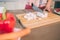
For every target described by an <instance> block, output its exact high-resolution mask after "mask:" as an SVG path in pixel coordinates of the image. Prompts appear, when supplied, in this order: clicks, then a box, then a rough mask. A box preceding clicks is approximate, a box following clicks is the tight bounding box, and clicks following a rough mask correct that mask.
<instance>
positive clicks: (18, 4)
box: [0, 0, 27, 10]
mask: <svg viewBox="0 0 60 40" xmlns="http://www.w3.org/2000/svg"><path fill="white" fill-rule="evenodd" d="M26 3H27V0H17V1H16V0H15V1H11V2H9V1H7V2H6V1H5V2H0V6H4V7H6V8H7V9H8V10H19V9H24V8H25V4H26Z"/></svg>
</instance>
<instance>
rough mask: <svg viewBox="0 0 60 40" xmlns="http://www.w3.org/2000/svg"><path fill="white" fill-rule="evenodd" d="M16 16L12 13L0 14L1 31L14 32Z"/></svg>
mask: <svg viewBox="0 0 60 40" xmlns="http://www.w3.org/2000/svg"><path fill="white" fill-rule="evenodd" d="M15 22H16V20H15V18H14V15H13V14H11V13H5V14H0V33H9V32H12V31H13V29H14V26H15Z"/></svg>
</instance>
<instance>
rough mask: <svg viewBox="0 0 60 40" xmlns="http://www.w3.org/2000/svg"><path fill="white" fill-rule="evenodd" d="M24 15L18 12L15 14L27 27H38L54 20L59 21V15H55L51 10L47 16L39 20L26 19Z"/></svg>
mask: <svg viewBox="0 0 60 40" xmlns="http://www.w3.org/2000/svg"><path fill="white" fill-rule="evenodd" d="M24 15H25V14H18V15H16V16H17V18H18V19H20V21H21V22H22V24H23V25H24V26H25V27H29V28H31V29H33V28H37V27H40V26H44V25H48V24H51V23H55V22H60V16H58V15H55V14H54V13H52V12H50V13H48V17H47V18H42V19H41V20H39V18H37V19H35V20H30V21H27V20H26V19H25V18H24Z"/></svg>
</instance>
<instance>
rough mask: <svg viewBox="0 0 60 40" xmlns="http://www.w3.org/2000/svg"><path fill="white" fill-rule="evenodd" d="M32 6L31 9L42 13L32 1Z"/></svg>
mask: <svg viewBox="0 0 60 40" xmlns="http://www.w3.org/2000/svg"><path fill="white" fill-rule="evenodd" d="M32 8H33V10H35V11H38V12H41V13H43V10H42V9H40V8H38V7H36V6H35V5H34V4H33V3H32Z"/></svg>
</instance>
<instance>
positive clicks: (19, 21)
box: [15, 16, 26, 29]
mask: <svg viewBox="0 0 60 40" xmlns="http://www.w3.org/2000/svg"><path fill="white" fill-rule="evenodd" d="M15 18H16V21H17V22H18V23H19V24H20V25H21V27H22V29H25V28H26V27H25V26H24V25H23V24H22V23H21V20H20V19H18V18H17V17H16V16H15Z"/></svg>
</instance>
